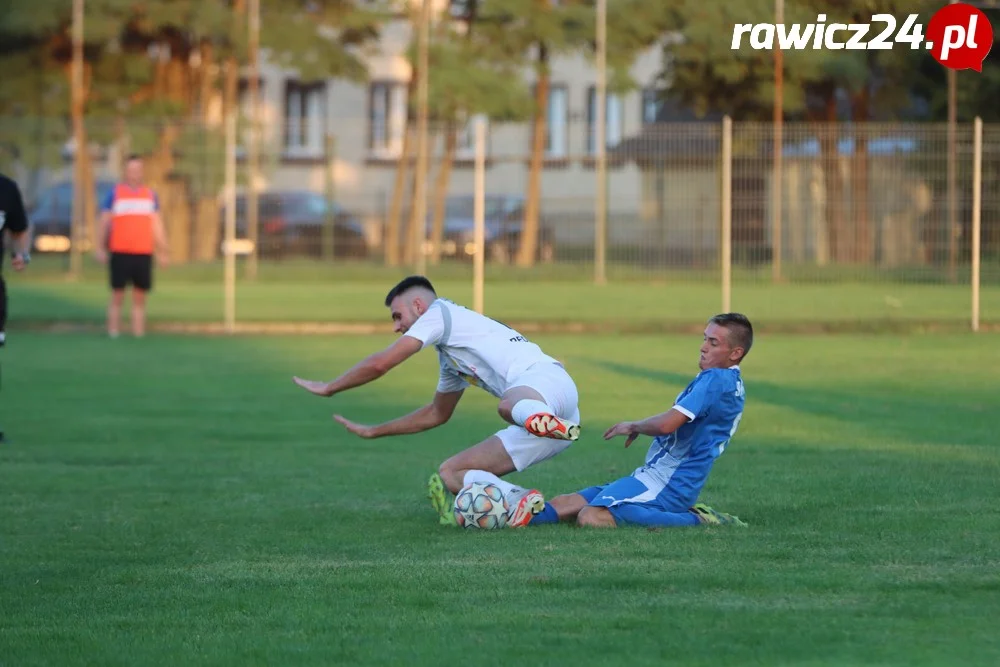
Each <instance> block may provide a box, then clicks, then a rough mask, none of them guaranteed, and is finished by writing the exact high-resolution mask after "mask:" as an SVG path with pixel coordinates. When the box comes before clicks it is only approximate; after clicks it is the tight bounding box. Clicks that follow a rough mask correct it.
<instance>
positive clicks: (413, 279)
mask: <svg viewBox="0 0 1000 667" xmlns="http://www.w3.org/2000/svg"><path fill="white" fill-rule="evenodd" d="M414 287H425V288H427V289H429V290H430V291H431V292H434V286H433V285H431V281H429V280H427V278H425V277H423V276H408V277H406V278H403V279H402V280H400V281H399V283H397V284H396V286H395V287H393V288H392V289H391V290H389V293H388V294H386V296H385V305H386V307H389V306H390V305H392V300H393V299H395V298H396V297H397V296H399V295H400V294H402V293H403V292H407V291H409V290H411V289H413V288H414ZM434 296H437V292H434Z"/></svg>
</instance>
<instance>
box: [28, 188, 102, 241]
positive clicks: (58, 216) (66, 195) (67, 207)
mask: <svg viewBox="0 0 1000 667" xmlns="http://www.w3.org/2000/svg"><path fill="white" fill-rule="evenodd" d="M114 187H115V183H114V181H106V180H98V181H97V182H96V183H95V184H94V190H95V193H94V194H95V195H96V196H95V199H94V214H95V215H99V213H100V208H101V202H102V201H104V199H105V197H107V196H108V193H109V192H111V191H112V190H113V189H114ZM28 219H29V220H30V221H31V225H32V228H33V236H34V246H35V248H34V251H35V252H36V253H65V252H69V250H70V247H71V245H72V238H73V233H72V220H73V183H72V182H69V181H66V182H63V183H56V184H55V185H52V186H50V187H48V188H46V189H45V190H43V191H42V192H41V193H40V194H39V195H38V197H37V198H36V199H35V201H34V204H33V205H32V206H31V208H30V209H29V210H28ZM92 246H93V239H89V238H85V239H84V241H83V250H84V251H85V252H86V251H88V250H90V248H91V247H92Z"/></svg>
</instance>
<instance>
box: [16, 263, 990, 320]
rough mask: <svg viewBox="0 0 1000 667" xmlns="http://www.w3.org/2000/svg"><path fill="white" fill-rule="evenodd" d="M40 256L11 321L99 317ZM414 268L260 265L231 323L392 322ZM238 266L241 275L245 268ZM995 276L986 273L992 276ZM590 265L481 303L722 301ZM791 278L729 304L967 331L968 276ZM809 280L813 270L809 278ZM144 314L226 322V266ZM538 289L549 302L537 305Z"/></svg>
mask: <svg viewBox="0 0 1000 667" xmlns="http://www.w3.org/2000/svg"><path fill="white" fill-rule="evenodd" d="M54 261H55V260H53V259H52V258H45V259H44V260H43V262H42V263H41V264H40V266H38V267H36V266H34V265H32V267H31V273H25V274H23V275H18V276H16V277H14V278H13V279H12V281H11V283H12V287H11V292H12V297H11V298H12V299H16V302H15V306H16V307H13V308H12V310H13V318H14V319H13V322H12V326H18V325H22V326H27V325H29V324H34V325H38V324H48V323H53V322H66V321H70V322H77V323H84V324H91V325H93V324H99V323H100V322H101V321H102V320H103V317H104V308H105V304H106V301H107V297H108V294H107V286H106V283H105V279H104V277H103V273H102V271H103V269H102V268H101V267H98V266H96V265H90V264H88V266H87V267H86V272H85V274H84V277H83V279H82V280H80V281H78V282H69V281H67V280H66V276H65V273H64V271H63V270H62V269H61V268H60V265H59V264H53V262H54ZM407 273H408V269H406V268H400V269H398V270H393V269H387V268H385V267H383V266H380V265H373V264H346V265H344V266H337V267H333V268H329V267H327V268H326V269H324V270H321V269H319V268H317V265H316V264H310V263H308V262H306V263H294V262H292V263H289V264H287V265H281V264H276V263H271V264H262V265H261V273H260V276H259V279H258V280H256V281H248V280H243V279H241V280H240V281H239V283H238V285H237V288H236V319H237V321H238V322H242V323H259V322H282V323H289V322H319V323H330V322H353V323H370V322H378V323H384V322H387V317H388V315H387V311H386V310H385V308H384V306H383V305H382V303H383V299H384V298H385V294H386V292H387V291H388V290H389V288H390V287H391V286H392V285H393V284H394V283H395V282H396V281H397V280H398V279H399V278H401V277H403V276H404V275H406V274H407ZM996 273H997V277H998V279H997V280H995V281H993V282H988V283H984V284H983V286H982V294H981V318H982V320H983V322H984V323H986V324H987V325H991V326H1000V267H998V270H997V271H996ZM241 274H242V271H241ZM429 275H430V276H431V278H432V279H433V280H434V282H435V285H436V287H437V288H438V291H439V292H440V293H441V294H442V295H444V296H447V297H449V298H451V299H453V300H456V301H459V302H462V303H465V304H468V305H469V306H472V277H471V269H470V268H469V267H467V266H462V265H445V266H441V267H437V268H435V267H431V268H430V269H429ZM988 275H991V274H989V273H988ZM591 277H592V269H591V268H589V267H588V266H581V267H578V268H574V267H571V266H570V267H567V266H564V265H559V266H553V267H544V266H543V267H538V268H537V269H534V270H529V271H526V272H523V273H518V272H514V271H511V270H510V269H507V270H506V271H505V270H503V269H502V268H500V267H491V269H490V271H489V273H488V275H487V281H486V287H485V299H484V300H485V307H486V310H487V311H488V312H489V314H490V315H492V316H493V317H496V318H499V319H502V320H505V321H509V322H512V323H518V324H525V325H526V324H535V323H537V324H540V325H546V324H549V325H558V324H567V323H578V324H583V325H588V326H594V327H603V328H605V329H613V328H617V329H626V330H631V331H633V332H656V331H659V330H660V329H662V328H663V327H677V326H682V325H690V324H694V325H696V326H700V325H701V324H702V323H703V322H704V321H705V319H706V318H707V317H709V316H711V315H712V314H714V313H715V312H716V311H717V310H718V309H720V308H721V307H722V291H721V287H720V283H719V280H718V278H717V276H715V275H712V274H711V273H705V272H702V273H698V272H694V271H676V272H664V273H662V274H655V275H650V276H647V277H646V278H643V279H638V278H634V279H630V280H625V279H621V280H615V279H613V280H612V281H611V282H609V283H608V284H606V285H603V286H599V287H598V286H594V285H592V284H590V283H589V282H588V281H590V280H591ZM805 278H808V276H806V277H803V280H801V281H799V280H794V279H793V280H790V281H789V282H787V283H783V284H777V285H775V284H772V282H771V280H770V275H769V274H768V275H766V276H764V275H761V274H760V272H751V271H737V272H736V273H735V274H734V276H733V285H732V308H733V309H737V310H741V311H743V312H746V313H748V314H749V315H750V316H751V317H752V318H753V319H754V320H755V321H757V322H759V323H760V324H761V325H762V327H764V328H765V329H768V328H770V329H784V330H789V329H793V328H796V327H815V328H824V329H837V330H853V331H869V330H885V329H887V328H893V327H897V328H898V327H913V326H920V325H934V326H938V327H947V328H951V329H955V330H962V329H964V328H966V327H967V326H968V323H969V321H970V317H971V314H970V313H971V292H970V287H969V285H968V283H967V279H968V277H967V276H960V279H961V280H963V281H965V282H961V283H956V284H947V283H943V282H935V281H928V282H923V281H922V280H920V276H918V275H915V276H910V278H911V279H912V281H911V282H899V281H895V280H883V281H879V280H861V279H860V278H859V277H858V276H853V277H852V276H851V274H849V273H847V274H843V275H840V274H838V275H836V276H831V277H830V281H817V280H806V279H805ZM811 278H816V276H812V277H811ZM156 280H157V283H156V288H155V293H154V295H153V296H152V298H151V301H150V307H149V317H150V320H151V322H153V323H168V322H195V323H211V322H216V323H217V322H220V321H222V320H223V317H224V289H223V281H222V274H221V271H220V269H219V267H218V266H215V265H203V266H200V265H189V266H183V267H177V268H171V269H169V270H166V271H158V272H157V278H156ZM538 297H541V298H543V299H544V302H542V303H541V304H540V303H539V299H538Z"/></svg>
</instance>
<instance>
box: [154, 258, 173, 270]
mask: <svg viewBox="0 0 1000 667" xmlns="http://www.w3.org/2000/svg"><path fill="white" fill-rule="evenodd" d="M156 264H157V265H158V266H159V267H160V268H164V269H165V268H167V267H168V266H170V257H168V256H167V255H157V256H156Z"/></svg>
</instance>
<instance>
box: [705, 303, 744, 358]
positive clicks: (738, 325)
mask: <svg viewBox="0 0 1000 667" xmlns="http://www.w3.org/2000/svg"><path fill="white" fill-rule="evenodd" d="M709 322H710V323H712V324H718V325H719V326H720V327H726V330H728V331H729V345H730V346H732V347H742V348H743V357H740V359H743V358H744V357H746V356H747V355H748V354H750V348H751V347H752V346H753V325H752V324H750V319H749V318H748V317H747V316H746V315H744V314H743V313H722V314H720V315H716V316H715V317H713V318H712V319H710V320H709Z"/></svg>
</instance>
